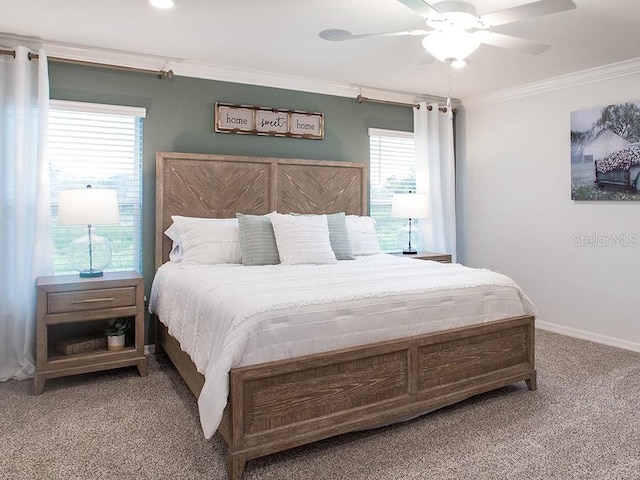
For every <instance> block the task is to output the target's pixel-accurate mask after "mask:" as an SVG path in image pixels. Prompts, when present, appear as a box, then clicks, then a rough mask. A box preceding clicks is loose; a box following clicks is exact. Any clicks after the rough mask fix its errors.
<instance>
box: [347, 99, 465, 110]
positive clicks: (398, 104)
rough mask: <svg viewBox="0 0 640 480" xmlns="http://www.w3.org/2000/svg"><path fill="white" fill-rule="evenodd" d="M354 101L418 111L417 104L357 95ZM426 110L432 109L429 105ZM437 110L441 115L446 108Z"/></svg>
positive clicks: (418, 106) (418, 105)
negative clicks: (410, 108)
mask: <svg viewBox="0 0 640 480" xmlns="http://www.w3.org/2000/svg"><path fill="white" fill-rule="evenodd" d="M356 100H357V101H358V103H363V102H372V103H384V104H385V105H397V106H399V107H412V108H417V109H420V104H419V103H404V102H394V101H392V100H379V99H376V98H368V97H363V96H362V95H358V96H357V97H356ZM427 110H429V111H431V110H433V107H432V106H431V105H427ZM438 110H439V111H440V112H442V113H447V107H438ZM451 110H452V111H453V112H454V113H456V112H457V109H456V108H452V109H451Z"/></svg>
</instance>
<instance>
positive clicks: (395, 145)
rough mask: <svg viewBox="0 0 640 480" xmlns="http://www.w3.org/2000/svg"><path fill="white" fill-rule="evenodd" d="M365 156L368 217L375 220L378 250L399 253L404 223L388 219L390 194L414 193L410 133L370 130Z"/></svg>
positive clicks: (405, 230) (403, 241) (404, 234)
mask: <svg viewBox="0 0 640 480" xmlns="http://www.w3.org/2000/svg"><path fill="white" fill-rule="evenodd" d="M369 156H370V159H369V172H370V173H369V175H370V186H369V199H370V215H371V216H372V217H373V218H375V220H376V229H377V232H378V239H379V241H380V247H381V248H382V250H383V251H385V252H400V251H402V250H403V248H406V247H407V243H408V238H409V231H408V224H407V220H404V219H397V218H391V198H392V196H393V194H394V193H408V192H409V191H412V192H415V191H416V168H415V162H416V160H415V146H414V140H413V132H400V131H395V130H381V129H376V128H370V129H369ZM412 237H413V235H412ZM412 243H413V238H412ZM416 245H417V243H416Z"/></svg>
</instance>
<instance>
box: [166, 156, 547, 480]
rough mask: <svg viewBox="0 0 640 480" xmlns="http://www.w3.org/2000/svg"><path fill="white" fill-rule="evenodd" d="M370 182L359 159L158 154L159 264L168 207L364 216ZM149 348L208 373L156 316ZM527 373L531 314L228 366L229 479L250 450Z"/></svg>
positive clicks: (224, 431)
mask: <svg viewBox="0 0 640 480" xmlns="http://www.w3.org/2000/svg"><path fill="white" fill-rule="evenodd" d="M367 179H368V175H367V168H366V165H365V164H361V163H349V162H329V161H309V160H292V159H282V158H262V157H233V156H224V155H200V154H184V153H158V154H157V157H156V180H157V183H156V268H157V267H159V266H160V265H161V264H162V263H163V262H165V261H166V260H167V259H168V257H169V251H170V249H171V241H170V240H168V239H167V238H166V236H164V235H163V232H164V230H165V229H166V228H167V227H168V226H169V225H170V224H171V215H184V216H196V217H218V218H226V217H233V216H235V214H236V212H241V213H252V214H265V213H268V212H270V211H274V210H277V211H279V212H282V213H288V212H299V213H334V212H346V213H347V214H357V215H364V214H366V213H367V212H366V210H367V195H366V192H367ZM407 261H409V260H407ZM156 351H158V352H159V351H165V352H166V353H167V354H168V356H169V357H170V359H171V360H172V362H173V363H174V365H175V366H176V368H177V370H178V371H179V372H180V374H181V375H182V377H183V378H184V380H185V382H186V383H187V385H188V386H189V388H190V389H191V391H192V392H193V393H194V395H196V397H197V396H198V395H199V393H200V391H201V389H202V386H203V384H204V377H203V376H202V375H201V374H199V373H198V372H197V371H196V369H195V366H194V364H193V362H192V361H191V359H190V358H189V356H188V355H187V354H186V353H184V352H183V351H182V349H181V348H180V346H179V344H178V342H177V341H176V340H175V339H174V338H173V337H171V336H170V335H169V334H168V332H167V329H166V327H165V326H164V325H163V324H162V323H161V322H160V321H157V322H156ZM523 380H524V381H526V384H527V386H528V388H529V389H530V390H535V389H536V371H535V368H534V317H532V316H521V317H516V318H509V319H505V320H500V321H495V322H490V323H486V324H482V325H475V326H470V327H464V328H456V329H452V330H447V331H443V332H436V333H431V334H427V335H421V336H417V337H411V338H403V339H399V340H393V341H387V342H380V343H375V344H371V345H365V346H361V347H354V348H347V349H342V350H337V351H331V352H325V353H319V354H313V355H307V356H304V357H298V358H294V359H289V360H281V361H276V362H269V363H263V364H260V365H252V366H249V367H242V368H234V369H232V370H231V373H230V376H229V382H230V385H229V399H228V403H227V407H226V408H225V411H224V414H223V418H222V422H221V424H220V426H219V428H218V431H219V432H220V434H221V436H222V438H224V440H225V441H226V443H227V444H228V446H229V449H228V455H227V469H228V476H229V479H230V480H239V479H240V478H241V477H242V473H243V471H244V467H245V464H246V462H247V461H248V460H250V459H253V458H258V457H261V456H264V455H269V454H272V453H276V452H279V451H282V450H286V449H289V448H293V447H296V446H300V445H304V444H306V443H310V442H314V441H317V440H321V439H324V438H328V437H332V436H335V435H339V434H342V433H346V432H350V431H354V430H358V429H364V428H373V427H377V426H380V425H384V424H388V423H391V422H397V421H402V420H405V419H409V418H412V417H415V416H418V415H421V414H424V413H428V412H431V411H433V410H436V409H438V408H441V407H444V406H447V405H451V404H454V403H456V402H459V401H461V400H464V399H466V398H469V397H471V396H473V395H477V394H479V393H483V392H487V391H490V390H494V389H496V388H500V387H503V386H506V385H509V384H512V383H516V382H519V381H523Z"/></svg>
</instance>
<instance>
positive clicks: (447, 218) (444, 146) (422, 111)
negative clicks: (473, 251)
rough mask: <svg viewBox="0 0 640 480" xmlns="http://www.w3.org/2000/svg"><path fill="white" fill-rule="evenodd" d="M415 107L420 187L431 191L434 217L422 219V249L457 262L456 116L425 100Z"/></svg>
mask: <svg viewBox="0 0 640 480" xmlns="http://www.w3.org/2000/svg"><path fill="white" fill-rule="evenodd" d="M419 105H420V108H414V109H413V130H414V137H415V143H416V190H417V192H418V193H427V194H429V206H430V209H431V212H430V218H428V219H422V220H420V221H419V226H420V233H421V237H422V238H421V249H422V250H427V251H430V252H438V253H450V254H451V255H452V258H453V261H454V262H455V261H456V192H455V157H454V150H453V115H452V114H451V112H450V111H447V113H443V112H440V111H439V110H438V105H437V104H433V105H430V106H431V110H429V109H428V108H427V104H426V103H425V102H421V103H420V104H419Z"/></svg>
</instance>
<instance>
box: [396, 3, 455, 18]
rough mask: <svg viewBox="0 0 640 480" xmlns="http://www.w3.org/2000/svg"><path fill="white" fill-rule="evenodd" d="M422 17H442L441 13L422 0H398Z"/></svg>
mask: <svg viewBox="0 0 640 480" xmlns="http://www.w3.org/2000/svg"><path fill="white" fill-rule="evenodd" d="M398 1H399V2H400V3H402V4H403V5H404V6H406V7H409V8H410V9H411V10H413V11H414V12H416V13H417V14H418V15H420V16H422V17H424V18H432V19H443V18H444V17H443V16H442V14H441V13H440V12H439V11H438V10H436V9H435V8H433V7H432V6H431V5H429V4H428V3H426V2H424V1H423V0H398Z"/></svg>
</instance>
